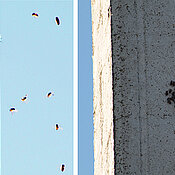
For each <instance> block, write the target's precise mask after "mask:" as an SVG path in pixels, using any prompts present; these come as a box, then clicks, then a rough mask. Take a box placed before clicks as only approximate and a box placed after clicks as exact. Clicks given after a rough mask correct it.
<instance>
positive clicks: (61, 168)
mask: <svg viewBox="0 0 175 175" xmlns="http://www.w3.org/2000/svg"><path fill="white" fill-rule="evenodd" d="M60 170H61V171H62V172H63V171H64V170H65V165H64V164H62V165H61V166H60Z"/></svg>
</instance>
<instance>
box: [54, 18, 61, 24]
mask: <svg viewBox="0 0 175 175" xmlns="http://www.w3.org/2000/svg"><path fill="white" fill-rule="evenodd" d="M55 21H56V23H57V25H60V20H59V18H58V17H56V18H55Z"/></svg>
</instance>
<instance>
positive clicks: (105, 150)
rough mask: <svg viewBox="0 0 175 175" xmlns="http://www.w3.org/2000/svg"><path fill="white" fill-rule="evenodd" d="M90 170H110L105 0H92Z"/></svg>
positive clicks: (102, 173)
mask: <svg viewBox="0 0 175 175" xmlns="http://www.w3.org/2000/svg"><path fill="white" fill-rule="evenodd" d="M91 4H92V6H91V11H92V42H93V97H94V99H93V100H94V103H93V107H94V174H95V175H112V174H114V141H113V104H112V101H113V96H112V57H111V25H110V24H111V23H110V22H111V16H110V13H108V8H109V7H110V1H109V0H92V1H91Z"/></svg>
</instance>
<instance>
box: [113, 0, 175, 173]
mask: <svg viewBox="0 0 175 175" xmlns="http://www.w3.org/2000/svg"><path fill="white" fill-rule="evenodd" d="M110 5H111V9H112V14H113V15H112V20H111V27H112V29H111V36H112V37H111V38H112V75H113V81H112V82H113V117H114V160H115V174H116V175H125V174H128V175H175V105H174V102H172V104H168V103H167V97H168V96H165V91H166V90H168V89H170V88H171V89H172V90H174V88H173V87H171V86H170V85H169V83H170V81H171V80H175V1H174V0H129V1H128V0H111V4H110Z"/></svg>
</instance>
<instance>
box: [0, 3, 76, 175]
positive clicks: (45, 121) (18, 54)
mask: <svg viewBox="0 0 175 175" xmlns="http://www.w3.org/2000/svg"><path fill="white" fill-rule="evenodd" d="M72 5H73V4H72V2H71V1H60V2H59V1H54V2H52V1H48V2H44V1H43V2H42V1H38V2H36V1H28V2H25V1H15V2H14V1H9V2H8V1H0V20H1V23H0V34H1V35H2V42H1V43H0V57H1V59H0V63H1V70H0V71H1V72H0V74H1V154H2V155H1V166H2V167H1V174H2V175H23V174H25V175H31V174H32V175H38V174H42V175H48V174H59V171H60V170H59V168H60V165H61V163H65V165H66V170H65V172H64V174H65V175H71V174H72V171H73V167H72V166H73V162H72V161H73V152H72V149H73V148H72V146H73V132H72V131H73V9H72V8H73V6H72ZM33 12H37V13H38V14H39V18H38V19H35V18H33V17H32V16H31V14H32V13H33ZM56 16H58V17H59V18H60V20H61V25H60V26H58V25H56V23H55V21H54V20H55V17H56ZM49 91H53V92H54V93H55V95H54V96H53V97H51V98H49V99H47V98H46V94H47V92H49ZM25 94H28V98H29V99H28V103H22V102H21V101H20V99H21V97H23V96H24V95H25ZM10 107H16V108H17V110H18V112H17V113H14V115H13V116H12V115H11V113H10V112H9V108H10ZM55 123H59V124H60V125H61V127H62V128H63V131H61V130H60V131H58V132H57V131H55V129H54V125H55Z"/></svg>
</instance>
